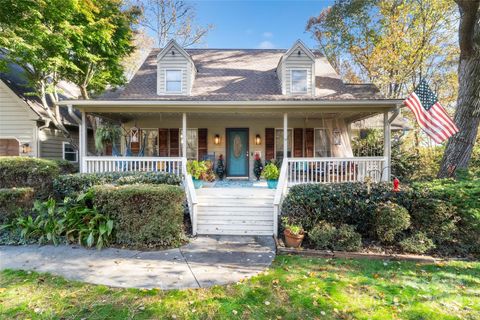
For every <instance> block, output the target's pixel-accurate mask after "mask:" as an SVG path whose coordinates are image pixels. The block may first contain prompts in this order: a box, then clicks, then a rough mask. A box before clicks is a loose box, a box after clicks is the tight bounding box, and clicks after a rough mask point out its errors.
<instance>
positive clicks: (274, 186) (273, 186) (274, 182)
mask: <svg viewBox="0 0 480 320" xmlns="http://www.w3.org/2000/svg"><path fill="white" fill-rule="evenodd" d="M277 184H278V180H267V186H268V189H277Z"/></svg>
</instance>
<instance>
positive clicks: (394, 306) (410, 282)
mask: <svg viewBox="0 0 480 320" xmlns="http://www.w3.org/2000/svg"><path fill="white" fill-rule="evenodd" d="M0 318H1V319H16V318H18V319H25V318H30V319H82V318H85V319H132V318H135V319H172V318H173V319H315V318H319V319H320V318H321V319H325V318H326V319H329V318H335V319H353V318H355V319H357V318H359V319H397V318H403V319H431V318H435V319H437V320H438V319H459V318H463V319H479V318H480V263H479V262H448V263H439V264H434V265H424V264H415V263H411V262H390V261H388V262H384V261H368V260H341V259H336V260H332V259H311V258H301V257H293V256H278V257H277V258H276V260H275V262H274V263H273V265H272V266H271V268H270V269H269V270H268V271H266V272H265V273H264V274H261V275H259V276H257V277H255V278H253V279H250V280H247V281H245V282H243V283H238V284H234V285H229V286H215V287H213V288H210V289H197V290H180V291H179V290H174V291H164V292H163V291H160V290H136V289H128V290H127V289H112V288H108V287H105V286H96V285H87V284H82V283H79V282H74V281H67V280H64V279H62V278H60V277H56V276H51V275H46V274H37V273H32V272H23V271H3V272H1V273H0Z"/></svg>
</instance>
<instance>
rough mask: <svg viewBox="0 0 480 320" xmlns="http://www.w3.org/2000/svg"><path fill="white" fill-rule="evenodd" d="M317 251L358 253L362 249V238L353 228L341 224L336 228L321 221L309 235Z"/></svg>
mask: <svg viewBox="0 0 480 320" xmlns="http://www.w3.org/2000/svg"><path fill="white" fill-rule="evenodd" d="M308 237H309V239H310V241H311V242H312V243H313V245H314V246H315V249H328V250H344V251H356V250H359V249H360V248H361V247H362V236H361V235H360V234H359V233H358V232H356V231H355V228H354V227H353V226H350V225H348V224H341V225H340V226H338V227H335V226H334V225H333V224H330V223H328V222H325V221H320V222H319V223H318V224H317V225H316V226H315V227H313V229H312V230H311V231H310V232H309V233H308Z"/></svg>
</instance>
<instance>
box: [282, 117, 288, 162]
mask: <svg viewBox="0 0 480 320" xmlns="http://www.w3.org/2000/svg"><path fill="white" fill-rule="evenodd" d="M287 152H288V114H287V113H286V112H285V113H284V114H283V159H287Z"/></svg>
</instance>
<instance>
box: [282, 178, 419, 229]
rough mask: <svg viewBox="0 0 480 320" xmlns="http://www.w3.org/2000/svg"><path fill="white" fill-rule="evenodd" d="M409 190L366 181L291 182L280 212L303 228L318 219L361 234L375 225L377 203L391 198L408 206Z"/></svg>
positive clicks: (309, 226)
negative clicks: (399, 190)
mask: <svg viewBox="0 0 480 320" xmlns="http://www.w3.org/2000/svg"><path fill="white" fill-rule="evenodd" d="M411 199H412V191H411V190H410V189H408V188H406V189H405V190H404V191H401V192H393V191H392V186H391V184H388V183H378V184H372V185H371V189H370V192H369V191H368V188H367V185H366V184H365V183H337V184H301V185H296V186H293V187H292V188H291V189H290V191H289V193H288V195H287V197H286V198H285V201H284V202H283V205H282V212H283V214H285V215H287V216H288V217H289V218H290V219H291V220H292V221H294V222H295V223H296V224H300V225H302V226H303V227H304V228H305V230H307V231H308V230H310V229H312V228H313V227H314V226H315V225H316V224H317V223H318V222H319V221H322V220H324V221H327V222H329V223H334V224H350V225H354V226H356V228H357V231H358V232H360V233H361V234H368V233H370V232H371V230H373V229H374V226H375V219H374V212H375V210H376V208H377V207H378V205H379V204H380V203H384V202H387V201H392V202H395V203H398V204H400V205H402V206H404V207H406V208H409V207H411V202H412V200H411Z"/></svg>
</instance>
